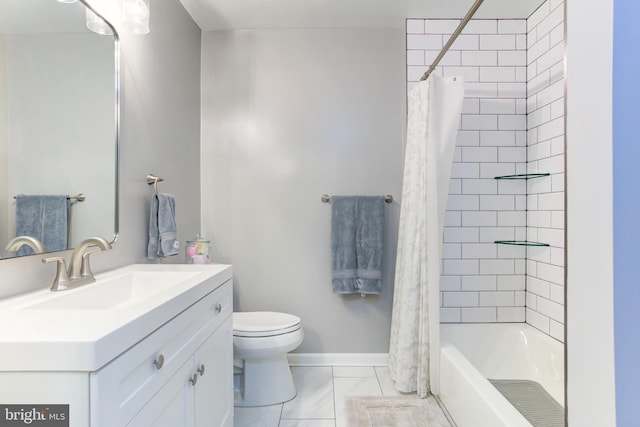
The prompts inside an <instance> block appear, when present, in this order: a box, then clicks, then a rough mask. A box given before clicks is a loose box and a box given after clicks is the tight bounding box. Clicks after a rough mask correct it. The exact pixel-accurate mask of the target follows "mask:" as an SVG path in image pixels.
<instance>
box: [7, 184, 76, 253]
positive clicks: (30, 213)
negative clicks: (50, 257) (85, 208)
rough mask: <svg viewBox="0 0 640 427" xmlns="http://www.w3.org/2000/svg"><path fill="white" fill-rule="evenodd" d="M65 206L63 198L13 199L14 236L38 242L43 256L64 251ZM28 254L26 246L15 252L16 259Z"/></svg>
mask: <svg viewBox="0 0 640 427" xmlns="http://www.w3.org/2000/svg"><path fill="white" fill-rule="evenodd" d="M69 206H70V205H69V198H68V197H67V196H66V195H43V196H42V195H25V194H19V195H17V196H16V236H31V237H34V238H36V239H38V240H39V241H40V242H42V245H43V246H44V248H45V250H46V251H47V252H51V251H61V250H65V249H67V246H68V240H69ZM31 254H33V250H32V249H31V248H30V247H28V246H26V245H22V246H21V247H20V249H18V250H17V251H16V256H23V255H31Z"/></svg>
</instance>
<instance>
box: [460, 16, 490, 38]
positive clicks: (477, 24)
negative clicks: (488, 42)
mask: <svg viewBox="0 0 640 427" xmlns="http://www.w3.org/2000/svg"><path fill="white" fill-rule="evenodd" d="M464 32H465V33H466V34H496V33H497V32H498V21H497V20H496V19H472V20H471V21H469V22H468V23H467V26H466V27H465V28H464Z"/></svg>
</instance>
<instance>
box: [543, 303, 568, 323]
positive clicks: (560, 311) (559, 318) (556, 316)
mask: <svg viewBox="0 0 640 427" xmlns="http://www.w3.org/2000/svg"><path fill="white" fill-rule="evenodd" d="M536 311H537V312H538V313H540V314H542V315H543V316H547V317H548V318H550V319H552V320H555V321H556V322H560V323H564V306H563V305H562V304H558V303H557V302H553V301H551V300H548V299H546V298H538V307H537V309H536Z"/></svg>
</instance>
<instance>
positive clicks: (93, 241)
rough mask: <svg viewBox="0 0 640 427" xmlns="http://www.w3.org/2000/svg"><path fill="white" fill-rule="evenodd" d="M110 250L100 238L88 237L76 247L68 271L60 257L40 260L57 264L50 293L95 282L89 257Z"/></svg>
mask: <svg viewBox="0 0 640 427" xmlns="http://www.w3.org/2000/svg"><path fill="white" fill-rule="evenodd" d="M96 248H97V249H96ZM108 249H111V244H110V243H109V242H107V241H106V240H105V239H103V238H102V237H89V238H88V239H85V240H83V241H82V242H80V244H79V245H78V246H77V247H76V249H75V250H74V251H73V253H72V254H71V258H70V259H69V269H68V270H67V266H66V264H65V260H64V258H62V257H51V258H45V259H43V260H42V262H43V263H47V262H52V261H55V262H57V263H58V268H57V271H56V277H55V279H54V280H53V284H52V285H51V290H52V291H63V290H65V289H72V288H77V287H78V286H81V285H86V284H88V283H93V282H95V281H96V279H95V277H93V273H92V272H91V267H90V265H89V256H90V255H91V254H93V253H96V252H103V251H106V250H108Z"/></svg>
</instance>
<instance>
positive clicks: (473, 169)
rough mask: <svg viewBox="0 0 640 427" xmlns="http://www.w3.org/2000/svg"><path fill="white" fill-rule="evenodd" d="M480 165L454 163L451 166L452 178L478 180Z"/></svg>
mask: <svg viewBox="0 0 640 427" xmlns="http://www.w3.org/2000/svg"><path fill="white" fill-rule="evenodd" d="M479 176H480V165H479V164H478V163H454V164H453V165H452V166H451V177H452V178H478V177H479Z"/></svg>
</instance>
